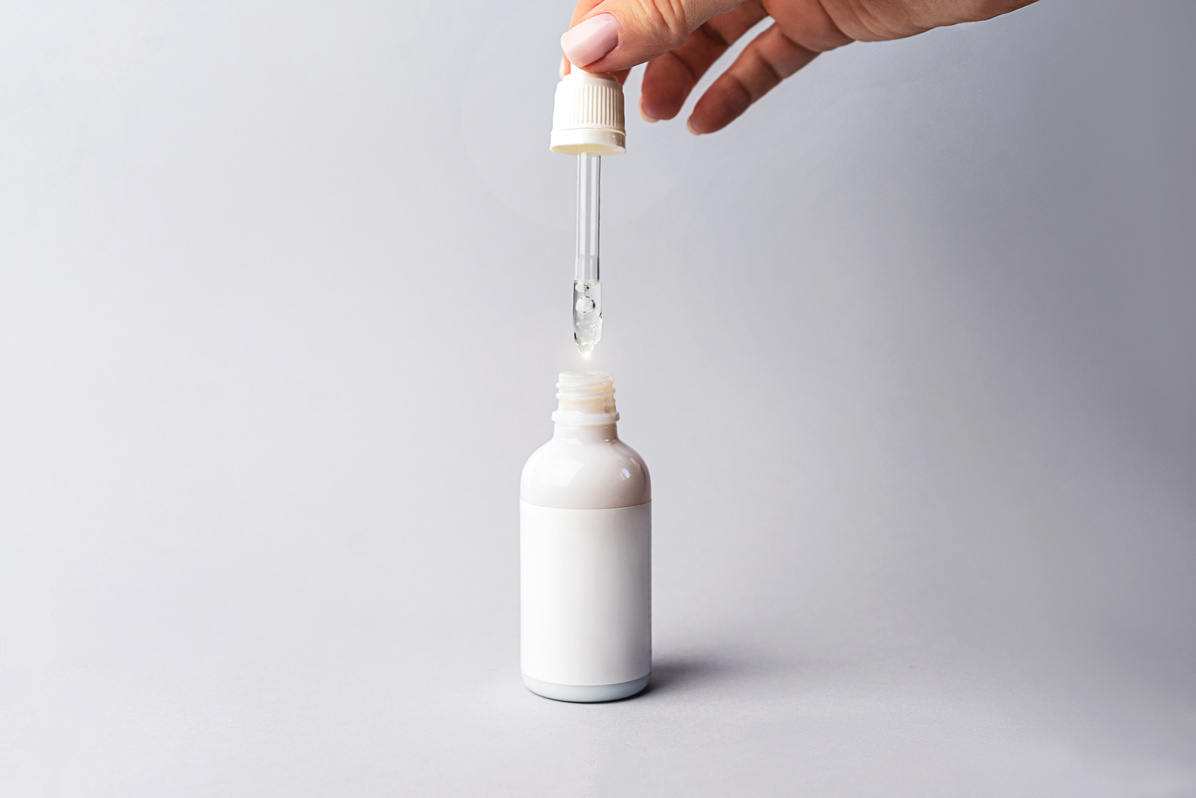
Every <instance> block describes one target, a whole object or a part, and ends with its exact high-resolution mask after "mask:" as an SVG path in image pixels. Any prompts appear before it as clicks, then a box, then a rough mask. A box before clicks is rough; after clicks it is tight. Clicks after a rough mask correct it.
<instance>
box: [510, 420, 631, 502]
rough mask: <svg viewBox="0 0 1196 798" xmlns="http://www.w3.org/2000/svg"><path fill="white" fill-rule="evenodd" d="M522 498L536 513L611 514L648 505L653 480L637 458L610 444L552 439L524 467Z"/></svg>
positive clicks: (626, 448) (619, 443)
mask: <svg viewBox="0 0 1196 798" xmlns="http://www.w3.org/2000/svg"><path fill="white" fill-rule="evenodd" d="M519 495H520V498H521V499H522V500H523V501H525V502H527V503H528V504H535V505H538V506H540V507H559V508H565V509H594V510H600V509H609V508H618V507H635V506H636V505H640V504H645V503H647V502H650V501H652V480H651V476H650V475H649V473H648V466H647V464H646V463H644V459H643V458H642V457H640V456H639V453H638V452H636V451H635V449H632V448H631V447H630V446H628V445H627V444H626V443H623V441H621V440H618V439H617V438H616V439H614V440H609V441H585V442H582V441H570V440H559V439H556V438H554V439H552V440H550V441H548V443H546V444H544V445H543V446H541V447H540V448H539V449H537V450H536V451H534V452H532V455H531V457H529V458H528V459H527V463H526V464H525V465H524V467H523V474H522V477H521V479H520V490H519Z"/></svg>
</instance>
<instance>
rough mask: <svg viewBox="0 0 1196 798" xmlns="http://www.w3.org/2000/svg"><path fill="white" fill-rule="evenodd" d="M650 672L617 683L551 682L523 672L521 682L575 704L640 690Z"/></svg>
mask: <svg viewBox="0 0 1196 798" xmlns="http://www.w3.org/2000/svg"><path fill="white" fill-rule="evenodd" d="M651 678H652V674H651V673H648V674H647V675H646V676H643V677H642V678H639V679H632V680H631V681H630V682H620V683H619V684H553V683H552V682H542V681H540V680H539V679H533V678H532V677H530V676H528V675H527V674H526V673H525V674H523V684H524V686H526V687H527V689H528V690H531V691H532V692H533V693H535V694H536V695H542V696H544V697H545V698H551V699H552V700H554V701H571V702H573V703H575V704H595V703H598V702H601V701H618V700H619V699H620V698H630V697H631V696H633V695H635V694H636V693H639V692H642V691H643V689H644V688H645V687H647V686H648V680H649V679H651Z"/></svg>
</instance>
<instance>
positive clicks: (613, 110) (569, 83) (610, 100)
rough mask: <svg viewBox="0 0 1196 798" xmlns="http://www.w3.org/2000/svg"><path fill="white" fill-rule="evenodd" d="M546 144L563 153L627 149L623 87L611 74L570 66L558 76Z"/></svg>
mask: <svg viewBox="0 0 1196 798" xmlns="http://www.w3.org/2000/svg"><path fill="white" fill-rule="evenodd" d="M549 146H550V147H551V148H552V151H553V152H562V153H564V154H566V155H581V154H582V153H589V154H591V155H618V154H620V153H622V152H623V151H625V150H626V149H627V127H626V123H625V122H624V119H623V86H622V85H620V84H619V81H618V80H616V79H615V77H614V75H606V74H600V73H596V72H585V71H583V70H581V69H578V68H577V67H573V69H572V71H570V72H569V74H568V75H565V77H563V78H561V82H560V83H558V84H557V85H556V100H555V102H554V104H553V109H552V138H551V140H550V141H549Z"/></svg>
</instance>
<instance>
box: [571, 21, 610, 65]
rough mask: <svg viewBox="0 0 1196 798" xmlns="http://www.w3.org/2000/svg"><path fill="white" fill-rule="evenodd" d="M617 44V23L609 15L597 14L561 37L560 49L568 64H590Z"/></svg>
mask: <svg viewBox="0 0 1196 798" xmlns="http://www.w3.org/2000/svg"><path fill="white" fill-rule="evenodd" d="M618 43H619V21H618V20H617V19H615V18H614V17H613V16H612V15H610V14H599V15H598V16H596V17H590V18H589V19H587V20H586V21H584V22H579V23H578V24H576V25H574V26H573V27H572V28H571V29H569V30H567V31H565V35H564V36H562V37H561V49H562V50H564V51H565V56H566V57H567V58H568V59H569V62H570V63H573V64H577V65H578V66H585V65H587V64H592V63H594V62H595V61H597V60H598V59H599V58H601V57H602V56H604V55H606V54H607V53H609V52H610V51H611V50H613V49H615V45H617V44H618Z"/></svg>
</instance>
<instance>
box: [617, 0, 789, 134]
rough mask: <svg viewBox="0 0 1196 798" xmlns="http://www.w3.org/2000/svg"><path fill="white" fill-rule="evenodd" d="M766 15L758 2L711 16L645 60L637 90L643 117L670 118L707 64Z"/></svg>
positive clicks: (717, 57)
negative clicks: (674, 44)
mask: <svg viewBox="0 0 1196 798" xmlns="http://www.w3.org/2000/svg"><path fill="white" fill-rule="evenodd" d="M765 16H766V14H765V12H764V6H763V5H761V4H760V3H759V2H751V3H746V4H744V5H742V6H740V7H739V8H736V9H734V10H732V11H728V12H727V13H725V14H719V15H718V16H715V17H711V18H710V21H708V22H707V23H706V24H704V25H702V26H701V27H699V28H698V29H697V30H695V31H694V32H693V33H692V34H690V36H689V39H687V40H686V41H685V43H684V44H682V45H681V46H679V47H677V48H675V49H673V50H670V51H669V52H667V53H665V54H664V55H661V56H657V57H656V58H653V59H652V60H651V61H649V62H648V67H647V69H646V70H645V71H644V81H643V87H642V89H641V94H640V114H641V115H642V116H643V117H644V118H645V119H650V120H657V119H672V118H673V117H674V116H676V115H677V113H678V112H679V111H680V110H681V106H682V105H684V104H685V99H686V98H687V97H688V96H689V93H690V92H691V91H693V88H694V86H695V85H697V82H698V81H699V80H701V78H702V75H704V74H706V70H707V69H709V68H710V65H711V64H713V63H714V62H715V61H717V60H718V59H719V57H720V56H722V54H723V53H725V52H727V48H729V47H730V46H731V45H732V44H734V43H735V42H736V41H738V40H739V38H740V37H741V36H743V34H745V33H747V32H748V31H749V30H751V29H752V27H753V26H755V24H756V23H757V22H759V21H760V20H762V19H764V17H765Z"/></svg>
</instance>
